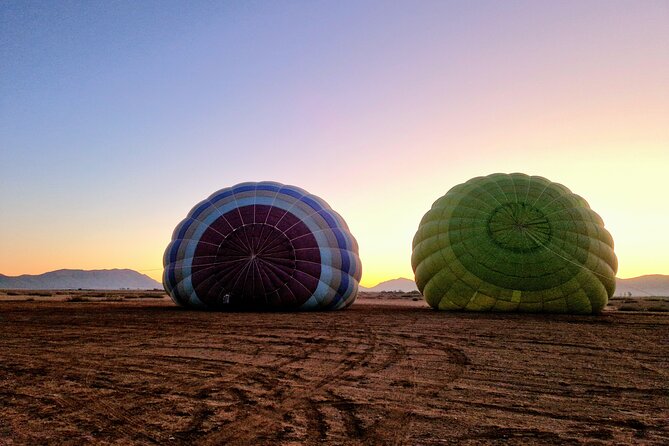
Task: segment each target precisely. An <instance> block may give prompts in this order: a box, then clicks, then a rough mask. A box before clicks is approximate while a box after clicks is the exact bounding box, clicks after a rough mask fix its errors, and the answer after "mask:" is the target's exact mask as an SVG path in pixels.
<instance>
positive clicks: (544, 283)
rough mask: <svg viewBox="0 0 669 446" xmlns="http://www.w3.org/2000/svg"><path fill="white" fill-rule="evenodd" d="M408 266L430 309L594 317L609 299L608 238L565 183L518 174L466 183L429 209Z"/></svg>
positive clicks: (612, 260)
mask: <svg viewBox="0 0 669 446" xmlns="http://www.w3.org/2000/svg"><path fill="white" fill-rule="evenodd" d="M411 263H412V267H413V270H414V273H415V276H416V284H417V285H418V289H419V290H420V291H421V292H422V293H423V295H424V296H425V300H426V301H427V302H428V303H429V304H430V305H431V306H432V307H433V308H436V309H440V310H468V311H521V312H550V313H579V314H589V313H598V312H600V311H601V310H602V309H603V308H604V306H605V305H606V303H607V301H608V299H609V298H610V297H611V296H613V292H614V290H615V275H616V271H617V268H618V263H617V259H616V256H615V254H614V251H613V239H612V237H611V235H610V234H609V232H608V231H607V230H606V229H605V228H604V222H603V221H602V219H601V218H600V217H599V215H597V214H596V213H595V212H594V211H593V210H592V209H590V206H589V205H588V203H587V202H586V201H585V200H584V199H583V198H581V197H580V196H578V195H576V194H573V193H572V192H571V191H570V190H569V189H568V188H566V187H565V186H563V185H561V184H558V183H553V182H551V181H549V180H547V179H546V178H542V177H538V176H528V175H525V174H521V173H513V174H501V173H497V174H493V175H489V176H486V177H476V178H473V179H471V180H469V181H467V182H465V183H463V184H459V185H457V186H455V187H453V188H452V189H451V190H449V191H448V192H447V193H446V195H444V196H443V197H441V198H439V199H438V200H437V201H435V202H434V204H433V205H432V208H431V209H430V210H429V211H428V212H427V213H426V214H425V216H424V217H423V219H422V220H421V222H420V225H419V227H418V231H417V232H416V235H415V237H414V240H413V252H412V256H411Z"/></svg>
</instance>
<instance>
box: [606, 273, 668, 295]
mask: <svg viewBox="0 0 669 446" xmlns="http://www.w3.org/2000/svg"><path fill="white" fill-rule="evenodd" d="M627 293H632V296H669V276H665V275H662V274H651V275H648V276H640V277H632V278H631V279H616V293H615V295H616V296H625V295H627Z"/></svg>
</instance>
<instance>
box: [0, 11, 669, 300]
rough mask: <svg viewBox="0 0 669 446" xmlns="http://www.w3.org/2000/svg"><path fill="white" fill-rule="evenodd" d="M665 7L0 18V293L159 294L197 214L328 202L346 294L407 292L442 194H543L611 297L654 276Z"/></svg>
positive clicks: (668, 136)
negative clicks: (351, 243)
mask: <svg viewBox="0 0 669 446" xmlns="http://www.w3.org/2000/svg"><path fill="white" fill-rule="evenodd" d="M668 22H669V3H667V2H663V1H642V2H625V1H620V2H618V1H611V2H608V1H606V2H605V1H588V2H575V1H574V2H548V1H545V2H531V1H520V2H472V3H469V2H419V3H416V2H394V3H390V2H331V3H318V4H314V3H310V2H303V3H302V2H290V3H288V2H287V3H280V2H277V3H258V4H255V3H254V4H248V3H240V4H236V3H235V4H220V5H212V4H209V3H194V4H184V3H180V2H141V3H140V4H135V3H132V2H128V3H127V4H126V8H118V7H116V8H115V7H113V6H106V5H105V3H101V4H89V3H82V4H72V5H70V4H58V3H54V4H40V5H37V4H30V3H23V2H6V3H3V4H2V5H1V6H0V42H2V45H0V60H3V61H4V62H3V69H2V70H0V205H1V208H0V209H1V212H0V273H1V274H5V275H20V274H38V273H43V272H46V271H51V270H55V269H61V268H77V269H107V268H130V269H135V270H137V271H140V272H143V273H145V274H147V275H149V276H151V277H153V278H155V279H157V280H159V281H160V280H161V275H162V255H163V251H164V249H165V247H166V246H167V244H168V242H169V241H170V237H171V235H172V231H173V229H174V227H175V226H176V225H177V223H179V222H180V221H181V220H182V219H183V218H184V217H185V216H186V214H187V213H188V211H189V210H190V209H191V208H192V207H193V206H194V205H195V204H196V203H198V202H199V201H200V200H202V199H204V198H206V197H207V196H209V195H210V194H211V193H212V192H214V191H216V190H218V189H221V188H223V187H228V186H232V185H234V184H237V183H240V182H244V181H262V180H272V181H278V182H281V183H285V184H292V185H296V186H299V187H301V188H304V189H305V190H307V191H309V192H310V193H312V194H315V195H317V196H319V197H322V198H323V199H324V200H325V201H327V202H328V203H329V204H330V206H331V207H332V208H333V209H334V210H336V211H337V212H338V213H339V214H340V215H341V216H342V217H343V218H344V219H345V220H346V222H347V223H348V225H349V227H350V230H351V233H352V234H353V235H354V236H355V237H356V239H357V241H358V243H359V245H360V258H361V260H362V265H363V276H362V282H361V284H362V285H363V286H368V287H369V286H373V285H375V284H377V283H379V282H381V281H384V280H389V279H394V278H397V277H407V278H413V272H412V270H411V264H410V256H411V241H412V238H413V236H414V233H415V231H416V229H417V227H418V223H419V221H420V219H421V217H422V216H423V215H424V214H425V212H427V211H428V209H429V208H430V206H431V205H432V203H433V202H434V201H435V200H436V199H437V198H439V197H440V196H442V195H443V194H445V193H446V192H447V191H448V190H449V189H450V188H451V187H453V186H455V185H457V184H459V183H462V182H464V181H467V180H468V179H470V178H472V177H476V176H482V175H488V174H490V173H494V172H506V173H511V172H523V173H527V174H529V175H540V176H543V177H546V178H548V179H550V180H551V181H555V182H558V183H561V184H564V185H565V186H567V187H568V188H570V189H571V190H572V192H574V193H576V194H578V195H581V196H582V197H584V198H585V199H586V200H587V201H588V202H589V203H590V205H591V207H592V209H593V210H594V211H595V212H597V213H598V214H599V215H600V216H601V217H602V218H603V220H604V222H605V224H606V227H607V229H608V230H609V231H610V232H611V234H612V235H613V238H614V240H615V244H616V254H617V256H618V261H619V271H618V276H619V277H622V278H627V277H635V276H639V275H644V274H669V237H667V235H666V234H667V232H666V227H667V222H669V206H667V204H666V203H667V200H666V191H667V181H666V177H667V174H666V170H667V168H668V167H669V82H667V79H669V57H667V55H668V54H669V27H667V26H666V24H667V23H668Z"/></svg>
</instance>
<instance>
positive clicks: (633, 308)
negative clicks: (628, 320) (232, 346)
mask: <svg viewBox="0 0 669 446" xmlns="http://www.w3.org/2000/svg"><path fill="white" fill-rule="evenodd" d="M618 311H641V308H639V307H638V306H636V305H621V306H620V307H619V308H618Z"/></svg>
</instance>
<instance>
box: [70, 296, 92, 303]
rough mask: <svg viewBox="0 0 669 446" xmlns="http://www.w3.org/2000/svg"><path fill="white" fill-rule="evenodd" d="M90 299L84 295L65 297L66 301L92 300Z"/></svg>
mask: <svg viewBox="0 0 669 446" xmlns="http://www.w3.org/2000/svg"><path fill="white" fill-rule="evenodd" d="M90 301H91V299H89V298H88V297H83V296H70V297H68V298H67V299H65V302H90Z"/></svg>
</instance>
